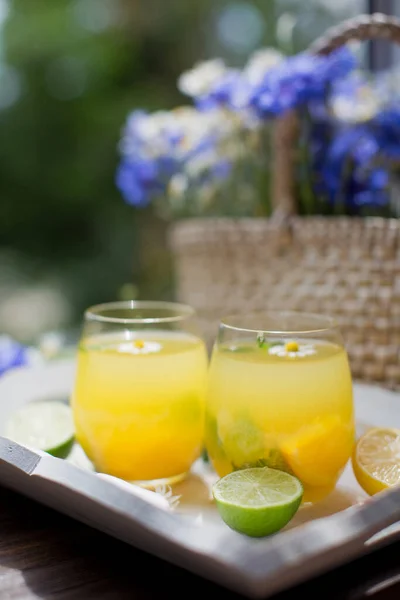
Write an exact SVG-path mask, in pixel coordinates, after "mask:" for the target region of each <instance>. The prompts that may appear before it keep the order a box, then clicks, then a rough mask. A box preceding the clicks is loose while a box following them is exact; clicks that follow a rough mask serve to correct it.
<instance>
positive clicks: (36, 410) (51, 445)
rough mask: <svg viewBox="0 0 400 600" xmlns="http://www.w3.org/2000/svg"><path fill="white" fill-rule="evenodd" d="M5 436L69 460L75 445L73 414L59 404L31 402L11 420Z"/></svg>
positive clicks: (66, 407)
mask: <svg viewBox="0 0 400 600" xmlns="http://www.w3.org/2000/svg"><path fill="white" fill-rule="evenodd" d="M5 436H6V437H8V438H9V439H11V440H13V441H14V442H17V443H18V444H21V445H23V446H28V447H30V448H32V449H37V450H42V451H43V452H48V453H49V454H52V455H53V456H57V457H59V458H65V457H66V456H67V455H68V454H69V452H70V450H71V448H72V445H73V442H74V423H73V419H72V411H71V409H70V407H69V406H67V405H66V404H64V403H63V402H59V401H45V402H31V403H29V404H26V405H25V406H23V407H22V408H21V409H19V410H18V411H16V412H15V413H14V414H13V415H12V416H11V418H10V419H9V421H8V423H7V424H6V428H5Z"/></svg>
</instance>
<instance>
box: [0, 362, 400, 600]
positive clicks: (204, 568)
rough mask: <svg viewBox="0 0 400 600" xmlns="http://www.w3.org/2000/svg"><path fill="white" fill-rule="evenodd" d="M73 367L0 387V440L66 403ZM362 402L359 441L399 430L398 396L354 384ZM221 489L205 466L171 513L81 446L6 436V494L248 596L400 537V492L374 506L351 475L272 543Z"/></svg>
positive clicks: (10, 377) (0, 447)
mask: <svg viewBox="0 0 400 600" xmlns="http://www.w3.org/2000/svg"><path fill="white" fill-rule="evenodd" d="M74 368H75V366H74V363H73V362H72V361H66V362H60V363H53V364H49V365H48V366H42V367H35V368H25V369H18V370H15V371H12V372H10V373H8V374H6V375H5V376H3V377H2V378H0V436H1V433H2V427H3V426H4V423H5V422H6V420H7V418H8V416H9V414H10V413H11V412H12V411H14V410H15V409H16V408H18V407H19V406H21V405H23V404H25V403H26V402H29V401H34V400H39V399H66V398H68V396H69V393H70V390H71V387H72V382H73V377H74ZM355 403H356V418H357V427H358V433H361V432H362V431H364V430H365V429H366V428H367V427H369V426H373V425H377V426H381V425H382V426H385V425H390V426H397V427H400V395H399V394H395V393H393V392H389V391H386V390H382V389H380V388H377V387H370V386H365V385H356V386H355ZM214 480H215V476H214V474H213V473H212V471H211V469H210V468H209V467H207V465H205V464H204V463H202V462H201V461H199V462H198V463H197V464H195V465H194V467H193V472H192V473H191V475H190V477H189V478H188V479H187V481H185V482H183V483H181V484H179V485H177V486H175V487H174V489H173V491H172V493H173V495H174V496H180V498H179V502H178V503H176V502H175V503H174V508H173V509H168V510H167V509H164V508H159V507H158V506H155V505H153V504H152V503H149V502H148V501H147V500H144V499H142V498H140V497H138V496H137V495H135V493H134V488H133V487H132V486H129V485H127V484H125V483H123V482H120V481H119V480H112V479H109V480H107V479H105V478H102V477H101V476H99V475H97V474H96V473H94V472H93V471H92V470H91V467H90V463H89V462H88V461H87V460H86V459H85V456H84V455H83V453H82V451H81V450H80V448H79V447H76V448H74V450H73V452H72V454H71V457H70V458H69V459H68V460H66V461H65V460H64V461H63V460H60V459H57V458H53V457H51V456H49V455H47V454H43V453H40V452H34V451H32V450H29V449H28V448H25V447H22V446H19V445H18V444H15V443H14V442H11V441H10V440H7V439H6V438H4V437H0V484H1V485H4V486H7V487H10V488H12V489H14V490H16V491H19V492H21V493H23V494H25V495H27V496H30V497H32V498H34V499H35V500H38V501H39V502H41V503H43V504H46V505H48V506H51V507H52V508H54V509H56V510H58V511H60V512H63V513H66V514H68V515H69V516H71V517H73V518H75V519H78V520H80V521H82V522H84V523H87V524H89V525H91V526H93V527H95V528H97V529H100V530H102V531H104V532H106V533H108V534H110V535H112V536H114V537H117V538H120V539H122V540H124V541H125V542H128V543H129V544H132V545H133V546H136V547H138V548H141V549H143V550H146V551H148V552H150V553H152V554H154V555H157V556H159V557H161V558H164V559H165V560H167V561H170V562H172V563H175V564H177V565H179V566H181V567H184V568H186V569H188V570H190V571H193V572H194V573H197V574H199V575H201V576H203V577H205V578H207V579H210V580H214V581H216V582H218V583H219V584H221V585H224V586H226V587H228V588H231V589H234V590H235V591H236V592H241V593H243V594H245V595H247V596H249V597H254V598H267V597H269V596H270V595H272V594H274V593H276V592H278V591H280V590H283V589H286V588H289V587H291V586H293V585H295V584H296V583H299V582H301V581H305V580H307V579H310V578H312V577H314V576H316V575H317V574H319V573H321V572H323V571H326V570H328V569H331V568H333V567H335V566H338V565H339V564H343V563H345V562H348V561H349V560H351V559H352V558H355V557H357V556H361V555H363V554H366V553H367V552H369V551H370V550H372V549H374V548H375V547H377V546H378V545H380V544H381V545H382V544H385V543H388V542H389V541H391V540H392V539H394V538H396V537H397V536H398V535H400V527H398V526H397V525H396V522H397V521H398V520H400V488H398V489H392V490H390V491H388V492H384V493H382V494H380V495H378V496H375V497H374V498H372V499H371V498H367V496H366V495H365V493H364V492H363V491H362V490H361V488H360V487H359V486H358V484H357V483H356V481H355V479H354V477H353V475H352V471H351V468H350V466H348V467H347V468H346V470H345V472H344V473H343V475H342V477H341V479H340V481H339V484H338V486H337V488H336V490H335V491H334V492H333V493H332V494H331V495H330V496H329V497H328V498H327V499H326V500H324V501H323V502H321V503H319V504H317V505H315V506H313V507H307V506H305V507H303V508H301V509H300V510H299V511H298V513H297V515H296V516H295V518H294V519H293V520H292V522H291V523H290V524H289V525H288V526H287V528H286V529H285V530H283V531H281V532H279V533H278V534H276V535H274V536H271V537H269V538H264V539H251V538H247V537H245V536H242V535H240V534H238V533H235V532H234V531H232V530H230V529H229V528H228V527H227V526H226V525H225V524H224V523H223V522H222V521H221V519H220V518H219V516H218V513H217V511H216V508H215V506H214V505H213V503H212V501H211V499H210V484H211V483H212V482H213V481H214ZM389 526H390V527H389ZM385 528H386V529H385Z"/></svg>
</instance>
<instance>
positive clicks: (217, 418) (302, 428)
mask: <svg viewBox="0 0 400 600" xmlns="http://www.w3.org/2000/svg"><path fill="white" fill-rule="evenodd" d="M205 440H206V447H207V450H208V453H209V455H210V458H211V460H212V463H213V465H214V467H215V469H216V471H217V473H218V474H219V475H220V476H221V477H222V476H224V475H226V474H227V473H230V472H231V471H233V470H236V469H240V468H245V467H249V466H262V465H266V466H270V467H273V468H277V469H281V470H285V471H287V472H289V473H292V474H294V475H296V476H297V477H298V478H299V479H300V480H301V481H302V483H303V486H304V489H305V495H304V498H305V501H314V500H317V499H320V498H322V497H324V496H325V495H326V494H327V493H329V492H330V491H331V490H332V489H333V488H334V486H335V484H336V481H337V479H338V478H339V476H340V474H341V472H342V470H343V468H344V466H345V464H346V462H347V461H348V459H349V457H350V455H351V452H352V448H353V444H354V419H353V398H352V384H351V376H350V371H349V365H348V360H347V355H346V352H345V350H344V349H343V348H342V347H340V346H339V345H336V344H333V343H328V342H322V341H315V342H314V341H310V340H306V341H304V342H303V343H302V342H301V341H296V342H289V343H286V344H285V343H276V344H267V345H266V347H259V346H258V345H257V343H256V342H255V341H253V342H251V341H249V342H243V341H241V342H240V343H239V342H238V343H237V344H234V343H232V342H231V343H229V344H228V343H226V344H220V345H219V346H216V347H215V348H214V352H213V357H212V361H211V366H210V376H209V390H208V400H207V410H206V433H205Z"/></svg>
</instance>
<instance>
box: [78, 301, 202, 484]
mask: <svg viewBox="0 0 400 600" xmlns="http://www.w3.org/2000/svg"><path fill="white" fill-rule="evenodd" d="M206 377H207V353H206V348H205V345H204V343H203V341H202V340H201V338H200V337H199V335H198V332H197V326H196V317H195V313H194V310H193V309H192V308H190V307H189V306H186V305H182V304H176V303H167V302H115V303H110V304H103V305H99V306H94V307H92V308H90V309H88V310H87V311H86V313H85V324H84V329H83V334H82V338H81V341H80V344H79V351H78V365H77V375H76V382H75V389H74V393H73V397H72V407H73V413H74V420H75V427H76V435H77V439H78V441H79V443H80V444H81V446H82V447H83V449H84V451H85V452H86V454H87V455H88V457H89V458H90V460H91V461H92V462H93V463H94V465H95V468H96V470H98V471H100V472H103V473H108V474H110V475H114V476H116V477H120V478H122V479H125V480H128V481H132V482H135V483H138V484H140V485H144V486H148V487H152V486H155V485H157V484H159V483H172V482H174V481H178V480H180V479H183V478H184V477H185V475H186V473H187V472H188V471H189V469H190V467H191V465H192V463H193V462H194V461H195V460H196V458H198V456H199V455H200V453H201V450H202V444H203V428H204V403H205V385H206Z"/></svg>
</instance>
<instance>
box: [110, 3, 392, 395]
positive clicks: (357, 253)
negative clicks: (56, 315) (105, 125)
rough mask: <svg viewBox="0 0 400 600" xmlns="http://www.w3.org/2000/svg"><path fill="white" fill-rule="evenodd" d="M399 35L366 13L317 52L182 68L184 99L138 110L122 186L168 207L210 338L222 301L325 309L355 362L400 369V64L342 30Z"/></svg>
mask: <svg viewBox="0 0 400 600" xmlns="http://www.w3.org/2000/svg"><path fill="white" fill-rule="evenodd" d="M372 37H384V38H389V39H392V40H399V39H400V22H398V21H397V20H395V19H390V18H387V17H383V16H382V15H372V16H365V17H360V18H358V19H355V20H351V21H349V22H346V23H344V24H343V25H342V26H341V27H339V28H335V29H334V30H331V31H328V33H327V34H326V36H324V38H322V39H321V40H318V41H317V42H316V43H315V44H314V46H313V48H311V49H310V50H309V51H307V52H304V53H301V54H299V55H296V56H292V57H283V56H282V55H280V54H279V53H278V52H277V51H275V50H271V49H265V50H260V51H258V52H257V53H255V54H254V55H253V56H252V57H251V58H250V60H249V62H248V64H247V65H245V67H244V68H243V69H241V70H239V69H233V68H229V67H227V66H226V65H224V63H223V62H222V61H220V60H213V61H209V62H207V63H203V64H201V65H197V66H196V67H195V68H194V69H193V70H192V71H189V72H186V73H184V74H183V75H182V76H181V77H180V79H179V82H178V85H179V88H180V90H181V91H182V92H183V93H185V94H186V95H187V96H189V97H190V98H191V99H192V104H191V105H190V106H185V107H181V108H178V109H175V110H172V111H160V112H157V113H153V114H148V113H146V112H144V111H135V112H133V113H132V114H131V115H130V116H129V117H128V120H127V123H126V125H125V128H124V131H123V135H122V139H121V144H120V152H121V162H120V165H119V168H118V172H117V186H118V188H119V189H120V191H121V193H122V195H123V197H124V199H125V201H126V202H128V203H129V204H132V205H134V206H138V207H140V206H146V205H148V204H149V203H152V205H153V206H154V208H155V210H157V211H158V213H159V214H161V215H162V216H164V217H165V218H167V219H169V220H170V221H171V228H170V240H171V245H172V249H173V252H174V256H175V258H176V273H177V284H178V295H179V297H180V299H182V300H184V301H186V302H188V303H189V304H191V305H192V306H194V307H195V308H196V309H197V310H198V312H199V315H200V318H201V320H202V324H203V327H204V333H205V335H206V337H207V338H209V339H210V340H211V339H212V337H213V336H214V334H215V325H216V322H217V321H218V318H219V317H220V315H221V314H222V313H227V312H237V311H248V310H252V311H253V310H258V309H265V308H276V307H279V308H280V309H282V308H287V309H294V310H296V309H301V310H303V311H304V310H307V311H311V312H312V311H317V312H323V313H330V314H332V315H333V316H335V317H336V318H337V319H338V321H339V324H340V325H341V327H342V330H343V332H344V333H345V336H346V342H347V345H348V350H349V354H350V359H351V364H352V368H353V372H354V375H355V376H356V377H362V378H365V379H370V380H375V381H381V382H385V383H389V384H390V385H393V384H395V385H396V384H399V383H400V367H399V344H400V323H399V321H400V290H399V287H398V283H397V284H396V281H397V282H398V281H399V275H400V266H399V265H400V261H399V256H400V239H399V238H400V236H399V232H400V225H399V221H398V219H397V217H398V216H399V214H400V206H399V199H398V194H397V193H396V192H397V188H398V172H399V169H398V166H399V158H400V79H399V75H398V74H397V73H396V72H390V73H384V74H382V75H380V76H379V77H378V76H376V77H375V78H371V77H370V76H369V74H368V73H367V72H366V71H365V69H364V70H363V69H362V68H361V61H360V59H359V58H357V52H356V51H354V48H350V47H348V46H345V45H344V44H345V42H348V41H352V40H364V39H368V38H372Z"/></svg>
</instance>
